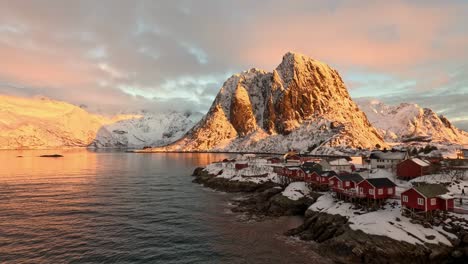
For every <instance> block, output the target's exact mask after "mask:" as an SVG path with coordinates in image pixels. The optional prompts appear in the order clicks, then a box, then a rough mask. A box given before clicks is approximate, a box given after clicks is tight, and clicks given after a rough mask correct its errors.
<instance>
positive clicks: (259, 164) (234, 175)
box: [205, 158, 279, 183]
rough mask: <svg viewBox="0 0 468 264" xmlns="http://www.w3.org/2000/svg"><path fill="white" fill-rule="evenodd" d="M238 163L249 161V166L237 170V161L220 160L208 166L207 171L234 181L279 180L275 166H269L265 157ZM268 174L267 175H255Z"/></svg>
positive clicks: (259, 181) (257, 181)
mask: <svg viewBox="0 0 468 264" xmlns="http://www.w3.org/2000/svg"><path fill="white" fill-rule="evenodd" d="M237 163H247V164H248V167H247V168H244V169H241V170H236V168H235V164H236V162H218V163H212V164H210V165H208V166H206V168H205V171H207V172H208V173H210V174H214V175H218V174H219V173H221V174H219V175H218V176H217V177H221V178H226V179H229V180H232V181H245V182H254V183H263V182H267V181H272V182H279V178H278V175H277V174H276V173H274V172H273V167H271V166H267V164H266V160H264V159H248V158H247V159H246V160H242V161H238V162H237ZM265 174H267V176H266V177H255V176H262V175H265Z"/></svg>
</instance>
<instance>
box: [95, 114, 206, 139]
mask: <svg viewBox="0 0 468 264" xmlns="http://www.w3.org/2000/svg"><path fill="white" fill-rule="evenodd" d="M200 118H201V115H199V114H198V113H196V114H192V113H188V112H186V113H179V112H169V113H161V114H149V113H144V114H143V115H142V116H141V117H139V118H132V119H126V120H121V121H118V122H116V123H112V124H109V125H106V126H104V127H102V128H101V129H100V130H99V131H98V133H97V135H96V138H95V140H94V141H93V142H92V143H91V145H90V146H91V147H97V148H102V147H110V148H114V147H124V148H141V147H144V146H162V145H166V144H169V143H172V142H174V141H176V140H177V139H179V138H181V137H182V136H183V135H184V134H185V133H186V132H187V131H188V130H189V129H190V128H192V127H193V125H194V124H195V123H196V122H197V121H198V120H200Z"/></svg>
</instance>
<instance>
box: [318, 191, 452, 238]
mask: <svg viewBox="0 0 468 264" xmlns="http://www.w3.org/2000/svg"><path fill="white" fill-rule="evenodd" d="M353 208H354V206H353V205H352V204H351V203H346V202H343V201H337V200H335V199H334V198H333V197H332V195H331V194H330V193H327V194H324V195H322V196H320V197H319V198H318V200H317V202H315V203H314V204H313V205H312V206H310V207H309V210H312V211H316V212H323V213H327V214H332V215H341V216H344V217H347V218H348V220H349V223H350V225H349V226H350V228H351V229H353V230H361V231H363V232H364V233H367V234H371V235H380V236H386V237H390V238H392V239H395V240H398V241H405V242H408V243H411V244H424V243H430V244H439V243H440V244H444V245H448V246H451V245H452V244H451V242H450V241H449V240H448V239H447V237H446V236H450V234H448V233H446V232H444V231H443V230H442V228H425V227H423V226H422V225H419V224H413V223H411V219H409V218H406V217H403V216H401V211H400V210H401V209H400V205H398V206H395V207H392V206H389V205H386V206H385V209H383V210H378V211H374V212H361V211H359V210H355V209H353ZM397 218H398V219H399V220H397ZM429 238H431V239H429ZM452 238H453V237H452Z"/></svg>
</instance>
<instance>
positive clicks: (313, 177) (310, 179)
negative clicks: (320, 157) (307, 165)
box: [303, 169, 320, 183]
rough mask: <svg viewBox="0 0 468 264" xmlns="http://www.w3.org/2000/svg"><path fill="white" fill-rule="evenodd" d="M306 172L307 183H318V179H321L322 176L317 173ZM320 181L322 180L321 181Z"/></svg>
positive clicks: (305, 170) (305, 179)
mask: <svg viewBox="0 0 468 264" xmlns="http://www.w3.org/2000/svg"><path fill="white" fill-rule="evenodd" d="M303 170H304V172H305V176H304V181H305V182H307V183H318V180H317V178H320V175H319V174H318V173H317V172H315V171H310V170H307V169H303ZM319 180H320V179H319Z"/></svg>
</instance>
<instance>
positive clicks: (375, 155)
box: [370, 151, 407, 160]
mask: <svg viewBox="0 0 468 264" xmlns="http://www.w3.org/2000/svg"><path fill="white" fill-rule="evenodd" d="M406 155H407V153H406V151H387V152H383V151H373V152H372V153H371V155H370V158H371V159H383V160H403V159H405V157H406Z"/></svg>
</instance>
